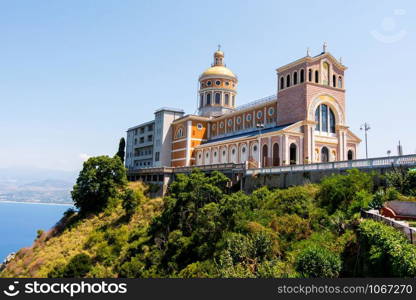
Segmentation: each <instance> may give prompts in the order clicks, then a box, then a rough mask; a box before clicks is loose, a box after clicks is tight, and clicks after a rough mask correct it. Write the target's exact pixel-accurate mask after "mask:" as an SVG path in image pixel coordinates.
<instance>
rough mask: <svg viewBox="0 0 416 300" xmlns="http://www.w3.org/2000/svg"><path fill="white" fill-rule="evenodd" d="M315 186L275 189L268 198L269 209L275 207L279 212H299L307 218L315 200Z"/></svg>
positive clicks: (298, 213)
mask: <svg viewBox="0 0 416 300" xmlns="http://www.w3.org/2000/svg"><path fill="white" fill-rule="evenodd" d="M315 194H316V188H315V187H314V186H308V185H306V186H295V187H290V188H288V189H284V190H280V189H278V190H275V191H273V193H272V195H270V196H269V197H267V198H268V202H267V204H266V207H265V208H267V209H275V210H276V213H278V214H281V215H283V214H297V215H299V216H300V217H303V218H306V217H308V216H309V213H310V211H311V209H312V207H313V204H314V201H315Z"/></svg>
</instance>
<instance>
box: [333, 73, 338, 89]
mask: <svg viewBox="0 0 416 300" xmlns="http://www.w3.org/2000/svg"><path fill="white" fill-rule="evenodd" d="M332 86H333V87H337V77H336V76H335V75H332Z"/></svg>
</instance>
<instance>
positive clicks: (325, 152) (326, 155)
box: [321, 147, 329, 163]
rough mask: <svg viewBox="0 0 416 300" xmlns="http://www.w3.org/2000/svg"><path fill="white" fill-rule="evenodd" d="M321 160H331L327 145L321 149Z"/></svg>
mask: <svg viewBox="0 0 416 300" xmlns="http://www.w3.org/2000/svg"><path fill="white" fill-rule="evenodd" d="M321 162H323V163H325V162H329V151H328V148H327V147H322V149H321Z"/></svg>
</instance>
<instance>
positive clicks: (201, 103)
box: [199, 94, 204, 107]
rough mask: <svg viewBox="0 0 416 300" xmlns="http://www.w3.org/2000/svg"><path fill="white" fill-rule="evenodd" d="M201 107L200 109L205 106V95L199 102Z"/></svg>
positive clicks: (202, 95)
mask: <svg viewBox="0 0 416 300" xmlns="http://www.w3.org/2000/svg"><path fill="white" fill-rule="evenodd" d="M199 106H200V107H202V106H204V94H201V99H200V101H199Z"/></svg>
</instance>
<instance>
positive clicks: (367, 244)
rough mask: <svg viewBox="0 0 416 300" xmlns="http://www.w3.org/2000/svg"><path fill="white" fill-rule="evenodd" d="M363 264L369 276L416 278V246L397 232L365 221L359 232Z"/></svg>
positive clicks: (370, 221)
mask: <svg viewBox="0 0 416 300" xmlns="http://www.w3.org/2000/svg"><path fill="white" fill-rule="evenodd" d="M358 233H359V239H360V242H361V243H360V244H361V245H362V248H363V250H362V252H363V253H362V256H363V259H364V262H363V263H364V264H365V263H367V264H369V265H370V266H372V268H371V269H372V272H371V270H370V272H371V273H370V274H368V275H370V276H383V277H387V276H395V277H415V276H416V246H414V245H412V244H410V243H409V241H408V240H407V238H406V237H405V236H404V235H403V233H401V232H400V231H398V230H397V229H395V228H393V227H390V226H387V225H385V224H383V223H380V222H376V221H372V220H365V221H363V222H361V224H360V225H359V228H358Z"/></svg>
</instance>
